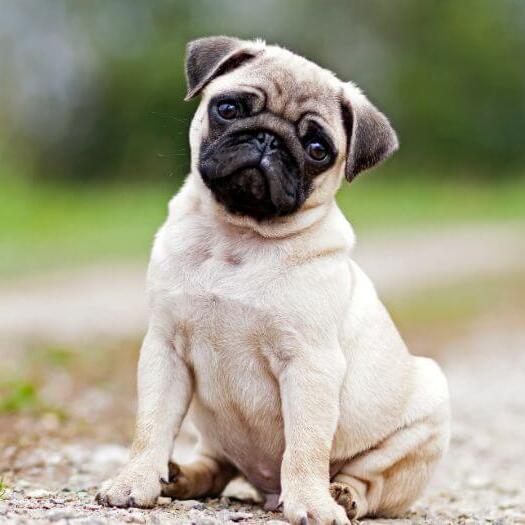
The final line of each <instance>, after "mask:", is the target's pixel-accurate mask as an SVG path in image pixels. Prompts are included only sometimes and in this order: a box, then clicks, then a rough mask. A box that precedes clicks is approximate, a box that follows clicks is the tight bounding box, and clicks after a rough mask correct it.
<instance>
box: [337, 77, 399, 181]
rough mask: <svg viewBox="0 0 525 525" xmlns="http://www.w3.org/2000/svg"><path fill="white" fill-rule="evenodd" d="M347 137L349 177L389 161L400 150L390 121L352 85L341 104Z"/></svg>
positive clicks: (349, 86) (347, 169)
mask: <svg viewBox="0 0 525 525" xmlns="http://www.w3.org/2000/svg"><path fill="white" fill-rule="evenodd" d="M341 112H342V117H343V124H344V127H345V130H346V137H347V157H346V169H345V174H346V178H347V179H348V180H349V181H351V180H352V179H353V178H354V177H355V176H356V175H357V174H358V173H359V172H361V171H363V170H367V169H369V168H371V167H373V166H375V165H376V164H378V163H379V162H381V161H383V160H385V159H387V158H388V157H390V155H392V153H394V151H396V150H397V149H398V147H399V142H398V139H397V135H396V132H395V131H394V129H393V128H392V126H391V125H390V122H389V121H388V119H387V118H386V117H385V115H383V113H381V112H380V111H379V110H378V109H377V108H376V107H375V106H374V105H373V104H372V103H371V102H370V101H369V100H368V99H367V98H366V97H365V96H364V95H363V94H362V93H361V91H360V90H359V89H358V88H357V87H356V86H354V85H353V84H345V89H344V95H343V100H342V101H341Z"/></svg>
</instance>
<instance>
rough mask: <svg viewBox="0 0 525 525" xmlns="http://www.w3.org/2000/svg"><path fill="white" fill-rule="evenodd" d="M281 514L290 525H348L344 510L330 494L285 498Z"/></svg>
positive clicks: (348, 521)
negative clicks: (282, 513)
mask: <svg viewBox="0 0 525 525" xmlns="http://www.w3.org/2000/svg"><path fill="white" fill-rule="evenodd" d="M283 512H284V516H285V518H286V519H287V520H288V521H289V522H290V523H291V524H292V525H310V524H316V525H350V520H349V519H348V516H347V515H346V512H345V509H343V507H341V506H340V505H338V504H337V503H336V502H335V501H334V500H333V499H332V498H331V497H330V494H325V495H323V496H322V497H320V496H318V497H312V496H311V495H310V496H308V497H304V496H303V497H300V496H299V497H288V498H285V499H284V508H283Z"/></svg>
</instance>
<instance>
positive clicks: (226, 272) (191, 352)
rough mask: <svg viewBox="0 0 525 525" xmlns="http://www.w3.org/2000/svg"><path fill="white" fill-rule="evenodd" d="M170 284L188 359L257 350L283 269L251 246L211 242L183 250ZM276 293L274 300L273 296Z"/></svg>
mask: <svg viewBox="0 0 525 525" xmlns="http://www.w3.org/2000/svg"><path fill="white" fill-rule="evenodd" d="M176 267H177V268H179V269H180V270H179V271H178V275H177V277H176V278H175V279H174V280H173V281H172V283H171V286H170V290H169V294H168V297H169V308H170V311H171V316H172V319H173V323H174V334H175V346H176V350H177V352H178V353H179V354H180V355H181V356H182V357H183V358H184V359H188V360H190V361H192V360H195V359H199V358H200V357H201V355H200V354H202V353H205V354H206V355H207V354H208V352H212V354H211V355H213V356H215V358H217V359H219V358H221V359H224V358H227V357H229V358H230V359H235V356H236V355H237V354H238V353H239V350H240V349H242V354H243V356H244V358H247V357H248V356H247V355H246V352H248V351H253V352H256V351H257V350H259V349H260V346H261V344H266V343H268V337H267V336H268V334H267V332H266V329H267V328H268V325H269V324H272V323H273V322H274V320H275V318H276V309H277V310H280V307H279V306H278V303H279V300H278V298H277V297H275V296H274V298H272V289H274V288H275V287H276V282H277V281H278V280H279V276H280V274H281V273H282V271H281V269H280V268H279V266H278V264H276V262H275V259H272V258H265V256H264V254H261V253H259V254H258V253H257V252H256V251H251V252H250V249H249V248H244V249H242V248H237V249H234V248H231V247H228V246H221V245H220V244H217V245H214V244H213V243H208V244H206V245H205V246H204V247H202V246H193V247H192V249H190V250H187V251H185V253H183V254H180V255H179V260H178V262H177V264H176ZM274 299H275V300H274Z"/></svg>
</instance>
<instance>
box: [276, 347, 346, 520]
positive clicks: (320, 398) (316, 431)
mask: <svg viewBox="0 0 525 525" xmlns="http://www.w3.org/2000/svg"><path fill="white" fill-rule="evenodd" d="M345 370H346V362H345V359H344V357H343V355H342V354H341V353H340V351H339V350H336V351H335V350H334V351H326V352H323V351H320V350H311V351H301V352H300V353H298V354H297V355H295V356H294V357H292V358H291V359H290V360H289V361H288V362H287V363H286V365H285V366H284V368H283V370H282V373H281V374H280V377H279V384H280V390H281V399H282V410H283V417H284V432H285V441H286V446H285V452H284V456H283V461H282V466H281V490H282V492H281V500H282V502H283V507H284V514H285V516H286V518H287V519H288V520H289V521H290V522H291V523H293V524H301V525H303V524H305V523H308V522H309V520H310V523H312V522H314V523H320V524H322V525H324V524H329V525H332V524H333V523H335V524H338V525H341V524H346V523H349V519H348V517H347V516H346V513H345V511H344V509H343V508H342V507H341V506H339V505H338V504H337V503H336V502H335V501H334V500H333V498H332V497H331V495H330V489H329V484H330V450H331V448H332V440H333V437H334V434H335V430H336V427H337V421H338V418H339V396H340V391H341V386H342V383H343V378H344V375H345Z"/></svg>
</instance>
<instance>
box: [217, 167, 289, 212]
mask: <svg viewBox="0 0 525 525" xmlns="http://www.w3.org/2000/svg"><path fill="white" fill-rule="evenodd" d="M207 186H208V187H209V188H210V190H211V192H212V193H213V195H214V197H215V199H216V200H217V201H218V202H220V203H221V204H222V205H223V206H224V207H225V208H226V209H227V210H228V212H230V213H232V214H234V215H245V216H249V217H252V218H254V219H256V220H259V221H261V220H265V219H271V218H272V217H277V216H280V215H283V214H286V213H287V210H281V209H279V207H278V206H276V205H275V204H274V202H273V201H272V197H271V194H270V189H269V187H268V182H267V179H266V176H265V175H264V174H263V172H262V171H261V170H260V169H259V168H256V167H252V168H244V169H240V170H237V171H235V172H234V173H232V174H231V175H227V176H225V177H219V178H216V179H214V180H211V181H208V182H207ZM288 213H291V210H290V211H289V212H288Z"/></svg>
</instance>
